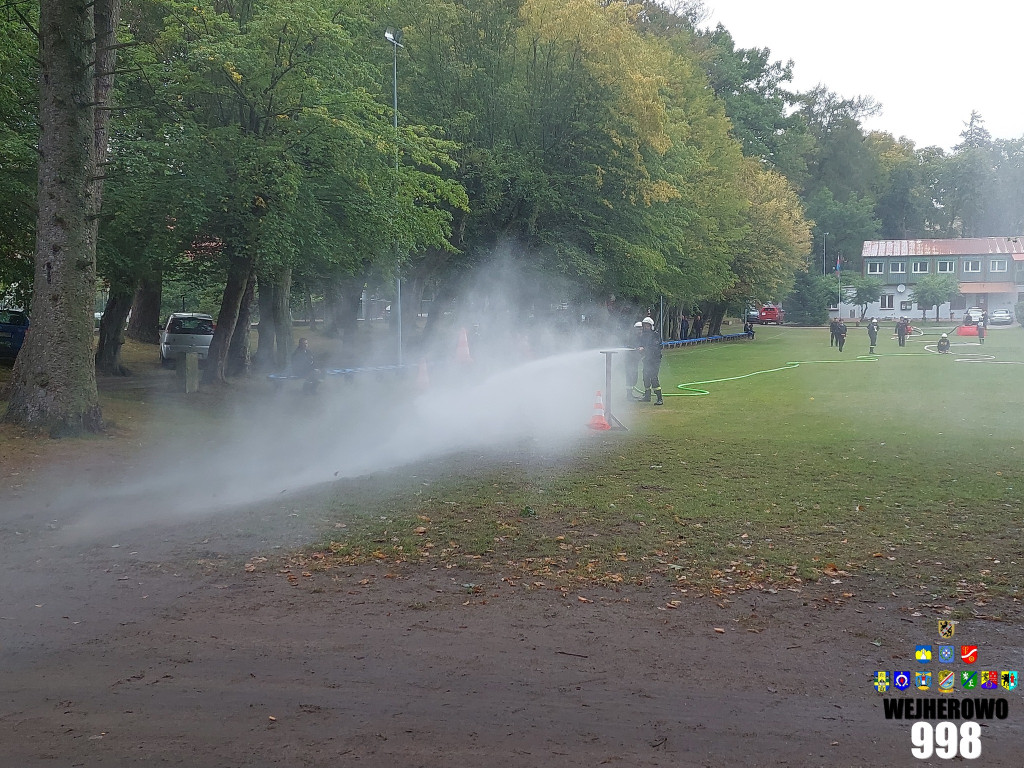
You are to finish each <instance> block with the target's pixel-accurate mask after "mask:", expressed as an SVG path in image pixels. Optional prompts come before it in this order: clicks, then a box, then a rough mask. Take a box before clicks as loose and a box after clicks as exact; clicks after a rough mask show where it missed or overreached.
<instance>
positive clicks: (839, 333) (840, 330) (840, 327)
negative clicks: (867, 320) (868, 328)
mask: <svg viewBox="0 0 1024 768" xmlns="http://www.w3.org/2000/svg"><path fill="white" fill-rule="evenodd" d="M836 344H838V345H839V351H840V352H842V351H843V347H844V346H846V323H844V322H843V321H842V319H841V318H840V320H839V322H837V323H836Z"/></svg>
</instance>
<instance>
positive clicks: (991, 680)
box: [981, 669, 999, 691]
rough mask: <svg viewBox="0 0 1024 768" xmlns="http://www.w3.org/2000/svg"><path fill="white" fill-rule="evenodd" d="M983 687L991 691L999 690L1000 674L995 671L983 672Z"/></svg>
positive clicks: (987, 670)
mask: <svg viewBox="0 0 1024 768" xmlns="http://www.w3.org/2000/svg"><path fill="white" fill-rule="evenodd" d="M981 687H982V688H984V689H986V690H989V691H991V690H993V689H994V688H998V687H999V672H998V671H997V670H995V669H983V670H981Z"/></svg>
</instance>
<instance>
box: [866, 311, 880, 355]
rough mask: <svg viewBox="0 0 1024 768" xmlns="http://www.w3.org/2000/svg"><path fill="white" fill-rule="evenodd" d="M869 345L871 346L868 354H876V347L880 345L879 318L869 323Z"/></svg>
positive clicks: (873, 318)
mask: <svg viewBox="0 0 1024 768" xmlns="http://www.w3.org/2000/svg"><path fill="white" fill-rule="evenodd" d="M868 343H869V344H870V345H871V346H870V348H869V349H868V354H869V355H873V354H875V345H876V344H878V318H875V317H872V318H871V322H869V323H868Z"/></svg>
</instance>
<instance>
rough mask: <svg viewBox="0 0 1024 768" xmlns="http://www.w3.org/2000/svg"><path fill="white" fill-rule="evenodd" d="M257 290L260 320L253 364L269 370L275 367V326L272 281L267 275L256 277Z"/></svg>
mask: <svg viewBox="0 0 1024 768" xmlns="http://www.w3.org/2000/svg"><path fill="white" fill-rule="evenodd" d="M256 283H257V286H258V290H257V292H256V296H257V298H256V303H257V306H258V307H259V310H260V322H259V326H258V327H257V328H256V339H257V341H256V359H255V361H254V366H255V368H256V369H257V370H259V371H270V370H273V369H274V368H276V367H277V355H276V354H275V348H276V346H277V327H276V326H275V324H274V283H273V281H272V280H271V278H270V276H269V275H259V276H258V277H257V279H256Z"/></svg>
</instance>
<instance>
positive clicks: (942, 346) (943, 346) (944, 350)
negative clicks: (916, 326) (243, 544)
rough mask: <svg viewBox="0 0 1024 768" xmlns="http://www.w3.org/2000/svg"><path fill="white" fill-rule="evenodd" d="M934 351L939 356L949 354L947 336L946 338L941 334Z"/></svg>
mask: <svg viewBox="0 0 1024 768" xmlns="http://www.w3.org/2000/svg"><path fill="white" fill-rule="evenodd" d="M936 349H937V350H938V351H939V352H940V353H941V354H944V355H945V354H949V336H947V335H946V334H942V336H941V338H940V339H939V344H938V346H937V347H936Z"/></svg>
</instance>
